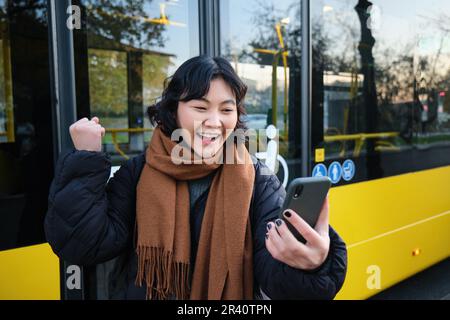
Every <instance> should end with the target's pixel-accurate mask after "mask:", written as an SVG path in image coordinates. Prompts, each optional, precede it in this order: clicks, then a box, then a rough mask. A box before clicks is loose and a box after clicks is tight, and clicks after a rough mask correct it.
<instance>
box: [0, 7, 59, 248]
mask: <svg viewBox="0 0 450 320" xmlns="http://www.w3.org/2000/svg"><path fill="white" fill-rule="evenodd" d="M46 17H47V15H46V1H43V0H42V1H39V0H36V1H33V2H26V1H4V0H1V1H0V251H1V250H6V249H14V248H18V247H23V246H29V245H34V244H39V243H43V242H45V235H44V228H43V222H44V216H45V213H46V211H47V197H48V190H49V186H50V182H51V179H52V177H53V134H52V109H51V99H50V96H51V94H50V71H49V50H48V47H49V43H48V29H47V18H46ZM30 52H32V53H33V54H30Z"/></svg>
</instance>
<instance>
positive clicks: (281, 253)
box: [266, 197, 330, 270]
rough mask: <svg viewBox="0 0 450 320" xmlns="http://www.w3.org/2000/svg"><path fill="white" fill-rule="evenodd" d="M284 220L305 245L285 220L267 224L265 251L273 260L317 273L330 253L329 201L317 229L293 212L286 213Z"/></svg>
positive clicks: (322, 211)
mask: <svg viewBox="0 0 450 320" xmlns="http://www.w3.org/2000/svg"><path fill="white" fill-rule="evenodd" d="M283 215H284V218H285V219H286V220H287V221H289V222H290V223H291V224H292V226H294V227H295V229H296V230H297V231H298V232H299V233H300V234H301V235H302V236H303V238H305V240H306V241H307V242H306V243H305V244H303V243H301V242H300V241H298V240H297V239H296V238H295V236H294V235H293V234H292V232H291V231H290V230H289V229H288V227H287V225H286V223H285V222H284V221H283V220H282V219H277V220H275V222H269V223H268V224H267V233H266V247H267V250H268V251H269V252H270V254H271V255H272V257H273V258H274V259H276V260H279V261H281V262H283V263H286V264H287V265H289V266H291V267H293V268H297V269H302V270H314V269H316V268H318V267H320V266H321V265H322V263H323V262H324V261H325V259H326V258H327V256H328V251H329V249H330V237H329V235H328V227H329V205H328V197H326V198H325V201H324V203H323V205H322V209H321V211H320V215H319V218H318V220H317V223H316V225H315V227H314V228H312V227H311V226H310V225H309V224H308V223H307V222H306V221H305V220H304V219H302V218H301V217H300V216H299V215H298V214H296V213H295V212H294V211H293V210H291V209H287V210H285V211H284V213H283Z"/></svg>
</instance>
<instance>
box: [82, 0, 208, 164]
mask: <svg viewBox="0 0 450 320" xmlns="http://www.w3.org/2000/svg"><path fill="white" fill-rule="evenodd" d="M81 4H82V6H83V8H84V10H85V12H86V13H87V15H86V16H87V18H86V29H87V33H83V30H81V31H78V32H76V33H75V42H76V45H75V50H76V52H78V54H76V59H77V61H76V66H77V69H80V68H81V71H80V73H81V74H82V73H83V72H84V73H85V74H86V75H85V77H84V78H83V76H82V75H80V76H78V80H77V90H78V91H79V92H78V94H77V98H78V100H79V102H78V105H79V114H80V113H84V114H86V115H83V116H94V115H96V116H98V117H99V118H100V120H101V122H102V124H103V125H104V126H105V128H106V130H107V134H106V136H105V138H104V141H103V144H104V147H105V150H106V151H107V152H109V153H110V154H111V155H112V156H113V161H114V162H115V163H117V164H120V163H121V162H122V161H123V160H125V159H128V158H129V156H130V155H131V154H135V153H139V152H142V151H143V150H144V148H145V146H146V143H147V142H148V141H149V139H150V136H151V131H152V128H151V126H150V123H149V122H148V120H146V119H147V118H146V115H145V111H146V107H147V106H148V105H150V104H152V103H154V102H155V100H156V99H157V98H158V97H159V96H160V95H161V93H162V90H163V83H164V79H165V78H167V77H168V76H170V75H171V74H172V73H173V72H174V71H175V69H176V68H177V67H178V66H179V65H180V64H181V63H183V62H184V61H185V60H187V59H189V58H190V57H192V56H195V55H198V50H199V42H198V13H197V11H198V8H197V7H198V4H197V2H196V1H188V0H180V1H155V0H140V1H118V0H115V1H101V0H85V1H81ZM84 50H87V53H88V54H87V59H86V60H87V61H86V60H83V58H82V56H83V51H84ZM77 55H78V56H77ZM86 78H88V87H83V86H86V85H85V84H84V82H85V81H83V80H82V79H86ZM86 91H88V95H89V99H88V101H83V99H84V97H83V96H86V95H87V93H86Z"/></svg>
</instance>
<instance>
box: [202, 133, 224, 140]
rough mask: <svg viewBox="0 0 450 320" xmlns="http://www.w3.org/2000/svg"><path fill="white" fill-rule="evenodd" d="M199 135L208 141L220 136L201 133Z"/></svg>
mask: <svg viewBox="0 0 450 320" xmlns="http://www.w3.org/2000/svg"><path fill="white" fill-rule="evenodd" d="M199 135H200V136H202V137H205V138H208V139H215V138H217V137H218V136H219V134H209V133H199Z"/></svg>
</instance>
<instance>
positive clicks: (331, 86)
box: [312, 0, 450, 179]
mask: <svg viewBox="0 0 450 320" xmlns="http://www.w3.org/2000/svg"><path fill="white" fill-rule="evenodd" d="M446 8H447V9H450V7H449V4H448V3H447V2H446V1H442V0H440V1H439V0H436V1H432V3H430V2H427V1H421V0H416V1H407V0H404V1H403V0H401V1H387V0H379V1H367V0H345V1H344V0H324V1H314V2H313V3H312V42H313V66H314V67H313V102H312V108H313V132H314V130H316V131H315V134H313V147H314V148H325V156H326V161H332V160H333V159H334V160H336V159H345V158H353V159H358V158H360V160H361V161H363V162H360V164H361V165H360V166H359V168H360V169H361V170H360V172H359V173H360V174H361V175H360V176H359V178H360V179H366V178H368V179H371V178H379V177H382V176H385V175H390V174H394V173H400V172H405V170H406V172H407V171H411V170H413V168H412V167H408V165H406V166H404V165H403V166H402V165H400V164H399V160H400V159H402V160H401V162H403V163H409V164H411V165H413V163H414V161H413V159H415V157H416V156H419V155H418V154H416V153H417V150H420V149H423V148H429V147H432V148H442V147H444V148H448V147H449V146H450V123H449V119H448V116H449V113H448V112H449V109H448V103H449V102H448V98H447V100H446V97H447V95H448V94H447V92H448V91H449V81H450V39H449V35H450V32H449V29H448V20H447V19H446V18H448V17H446V14H445V12H449V11H450V10H445V9H446ZM446 21H447V22H446ZM446 106H447V108H446ZM320 128H322V130H320ZM447 152H448V149H447ZM423 163H424V164H425V163H428V165H430V163H431V162H430V161H429V160H425V158H423ZM435 165H437V164H435ZM435 165H432V166H435ZM414 166H416V164H414ZM414 169H418V167H415V168H414Z"/></svg>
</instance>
